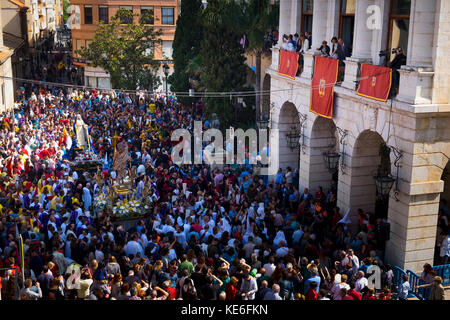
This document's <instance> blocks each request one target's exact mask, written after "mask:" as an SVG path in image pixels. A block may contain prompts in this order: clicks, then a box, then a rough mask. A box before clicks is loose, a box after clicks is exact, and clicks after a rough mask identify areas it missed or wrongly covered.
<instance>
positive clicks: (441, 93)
mask: <svg viewBox="0 0 450 320" xmlns="http://www.w3.org/2000/svg"><path fill="white" fill-rule="evenodd" d="M435 17H436V21H435V30H436V31H435V34H434V43H433V49H432V51H433V57H434V61H433V68H434V72H435V75H434V78H433V89H432V91H433V93H432V97H433V103H435V104H449V103H450V89H449V85H450V68H449V66H450V55H449V54H448V52H450V42H449V41H448V40H449V39H450V28H448V27H447V28H443V27H441V26H448V25H450V1H445V0H438V1H437V2H436V15H435Z"/></svg>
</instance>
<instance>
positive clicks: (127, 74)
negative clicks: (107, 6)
mask: <svg viewBox="0 0 450 320" xmlns="http://www.w3.org/2000/svg"><path fill="white" fill-rule="evenodd" d="M135 16H139V15H137V14H133V13H132V12H131V11H128V10H125V9H121V10H119V11H118V12H117V13H116V15H114V17H112V18H111V21H110V23H109V24H104V23H103V22H101V21H100V22H99V25H98V28H97V30H96V31H95V35H94V38H93V40H92V43H91V44H90V45H89V47H88V48H85V47H84V48H81V49H80V50H77V53H78V54H79V55H80V56H82V57H85V58H86V59H87V60H89V63H90V64H92V65H93V66H95V67H96V66H99V67H101V68H102V69H104V70H105V71H106V72H108V73H109V75H110V76H111V83H112V86H113V87H114V88H118V89H128V90H135V89H149V90H153V89H155V88H156V87H157V86H158V85H159V84H160V79H159V77H158V76H157V75H156V73H157V70H158V67H159V62H157V61H155V60H154V48H155V46H156V45H159V44H160V43H161V39H160V38H159V36H160V35H161V31H160V30H158V31H155V30H154V28H153V27H151V26H149V25H145V24H143V23H142V22H143V20H145V18H147V17H145V16H144V17H141V18H144V19H134V17H135ZM135 20H138V23H136V21H135ZM124 22H130V23H124Z"/></svg>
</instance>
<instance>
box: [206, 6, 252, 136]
mask: <svg viewBox="0 0 450 320" xmlns="http://www.w3.org/2000/svg"><path fill="white" fill-rule="evenodd" d="M239 12H240V9H239V6H238V5H236V3H235V2H234V1H233V0H209V1H208V5H207V8H206V9H205V10H204V13H203V21H204V36H203V40H202V46H201V55H202V62H203V68H202V69H203V70H202V72H201V75H200V82H201V84H202V85H203V86H204V87H205V91H206V93H208V92H209V93H213V92H232V91H236V92H240V91H243V90H244V85H245V81H246V70H247V66H246V65H245V57H244V55H243V53H244V49H243V48H242V46H241V45H240V38H241V37H240V34H239V32H238V30H239V28H238V26H239V19H240V13H239ZM205 103H206V106H207V107H206V110H207V113H208V114H209V115H211V114H212V113H216V114H217V115H218V116H219V119H220V121H221V126H222V128H226V127H228V126H229V125H231V124H233V123H235V122H234V121H235V120H236V119H235V118H234V117H235V114H236V112H235V111H236V110H235V108H236V101H235V98H233V99H230V95H224V96H223V98H222V97H206V99H205Z"/></svg>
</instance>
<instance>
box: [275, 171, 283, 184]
mask: <svg viewBox="0 0 450 320" xmlns="http://www.w3.org/2000/svg"><path fill="white" fill-rule="evenodd" d="M275 183H278V184H280V185H281V184H282V183H283V170H281V168H280V169H278V173H277V175H276V177H275Z"/></svg>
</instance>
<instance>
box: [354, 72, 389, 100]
mask: <svg viewBox="0 0 450 320" xmlns="http://www.w3.org/2000/svg"><path fill="white" fill-rule="evenodd" d="M391 85H392V69H391V68H386V67H380V66H374V65H371V64H361V79H360V81H359V86H358V90H357V91H356V94H357V95H359V96H363V97H366V98H370V99H373V100H377V101H384V102H386V101H387V99H388V97H389V92H390V91H391Z"/></svg>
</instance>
